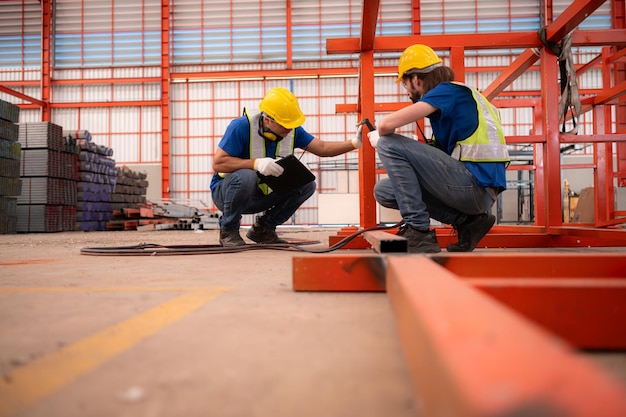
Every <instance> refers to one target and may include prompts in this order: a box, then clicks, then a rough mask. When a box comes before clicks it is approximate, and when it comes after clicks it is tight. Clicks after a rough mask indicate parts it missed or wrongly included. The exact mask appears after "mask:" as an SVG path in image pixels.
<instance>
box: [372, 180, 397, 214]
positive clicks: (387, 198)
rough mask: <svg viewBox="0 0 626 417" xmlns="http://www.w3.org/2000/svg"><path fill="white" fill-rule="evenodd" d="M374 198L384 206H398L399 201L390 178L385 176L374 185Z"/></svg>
mask: <svg viewBox="0 0 626 417" xmlns="http://www.w3.org/2000/svg"><path fill="white" fill-rule="evenodd" d="M374 199H375V200H376V201H377V202H378V203H379V204H380V205H382V206H383V207H387V208H397V204H398V203H397V202H396V197H395V194H394V192H393V188H392V186H391V181H389V179H388V178H384V179H382V180H380V181H379V182H377V183H376V185H374Z"/></svg>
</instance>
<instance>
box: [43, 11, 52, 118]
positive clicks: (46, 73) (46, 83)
mask: <svg viewBox="0 0 626 417" xmlns="http://www.w3.org/2000/svg"><path fill="white" fill-rule="evenodd" d="M51 28H52V0H42V1H41V101H43V106H42V107H41V120H42V121H43V122H49V121H50V119H51V115H50V78H51V62H50V59H51V56H50V51H51V42H52V41H51Z"/></svg>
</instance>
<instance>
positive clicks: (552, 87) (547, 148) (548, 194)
mask: <svg viewBox="0 0 626 417" xmlns="http://www.w3.org/2000/svg"><path fill="white" fill-rule="evenodd" d="M541 109H542V112H543V119H542V122H543V123H542V127H543V134H544V135H545V137H546V143H545V145H544V147H543V159H542V161H541V165H540V164H539V163H538V164H537V171H540V170H543V175H544V186H545V196H544V204H545V206H544V207H537V211H539V210H542V209H543V212H544V213H545V221H546V223H545V225H546V226H547V227H548V228H549V227H551V226H562V225H563V220H562V213H561V145H560V142H559V83H558V64H557V58H556V56H554V55H553V54H552V52H550V51H549V50H548V48H545V47H544V48H542V49H541Z"/></svg>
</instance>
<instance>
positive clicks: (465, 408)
mask: <svg viewBox="0 0 626 417" xmlns="http://www.w3.org/2000/svg"><path fill="white" fill-rule="evenodd" d="M387 293H388V296H389V300H390V301H391V305H392V308H393V310H394V313H395V317H396V323H397V326H398V332H399V335H400V340H401V343H402V347H403V350H404V353H405V356H406V358H407V361H408V364H409V368H410V372H411V375H412V378H413V381H414V384H415V389H416V394H417V396H418V397H419V399H420V400H421V405H422V411H423V414H424V415H439V416H448V415H449V416H456V417H463V416H472V417H476V416H504V415H511V416H512V415H535V416H539V415H541V416H544V415H545V416H547V415H558V416H572V417H574V416H575V417H583V416H589V417H591V416H593V417H599V416H621V415H626V387H624V386H623V384H621V383H620V382H618V381H617V380H616V379H614V378H613V377H612V376H610V375H609V374H608V373H606V372H604V371H603V370H601V369H600V368H597V367H596V366H594V365H593V364H592V363H591V362H590V361H588V360H587V359H585V358H584V357H582V356H580V355H578V354H576V353H575V352H574V351H572V350H571V349H570V348H568V347H567V346H566V345H565V344H563V343H561V342H560V341H559V340H558V339H556V338H554V337H552V336H551V335H550V334H548V333H546V332H544V331H543V330H542V329H541V328H540V327H538V326H535V325H534V324H532V323H531V322H529V321H527V320H525V319H524V318H523V317H522V316H520V315H518V314H517V313H515V312H514V311H512V310H510V309H508V308H506V307H505V306H503V305H502V304H500V303H498V302H496V301H495V300H493V299H491V298H490V297H489V296H487V295H485V294H482V293H481V292H479V291H477V290H475V289H474V288H472V287H471V286H468V285H467V284H465V283H464V282H462V281H461V280H459V279H457V278H456V277H455V276H454V275H453V274H452V273H451V272H450V271H448V270H447V269H445V268H444V267H442V266H441V265H438V264H436V263H435V262H433V261H432V259H430V258H429V257H426V256H394V257H389V258H388V268H387Z"/></svg>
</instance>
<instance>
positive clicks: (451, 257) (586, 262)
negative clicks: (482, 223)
mask: <svg viewBox="0 0 626 417" xmlns="http://www.w3.org/2000/svg"><path fill="white" fill-rule="evenodd" d="M625 255H626V251H625V252H624V253H598V252H594V253H573V252H569V253H562V252H560V253H556V252H552V253H545V252H523V253H522V252H515V253H502V252H497V253H496V252H477V253H456V254H444V253H442V254H436V255H432V256H431V258H432V259H433V261H435V262H437V263H438V264H440V265H441V266H443V267H445V268H446V269H447V270H449V271H450V272H452V273H453V274H456V275H459V276H461V277H463V278H490V277H495V278H501V277H505V276H506V277H507V278H528V277H537V278H538V279H540V278H541V279H542V278H546V277H547V278H554V279H557V278H568V279H571V278H588V277H598V278H626V256H625Z"/></svg>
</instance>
